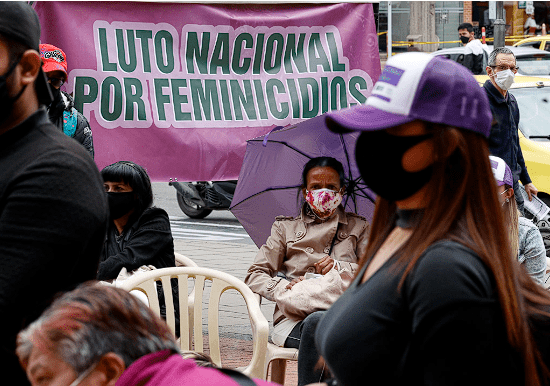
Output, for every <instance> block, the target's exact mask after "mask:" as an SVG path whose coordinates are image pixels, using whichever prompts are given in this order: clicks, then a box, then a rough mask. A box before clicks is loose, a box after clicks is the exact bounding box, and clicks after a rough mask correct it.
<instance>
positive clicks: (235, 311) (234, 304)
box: [174, 239, 297, 386]
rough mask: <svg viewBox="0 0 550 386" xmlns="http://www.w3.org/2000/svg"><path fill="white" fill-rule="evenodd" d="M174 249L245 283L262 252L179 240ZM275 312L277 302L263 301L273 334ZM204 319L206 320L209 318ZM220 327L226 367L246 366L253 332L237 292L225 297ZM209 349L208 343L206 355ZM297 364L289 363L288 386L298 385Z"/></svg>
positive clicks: (226, 244) (237, 245)
mask: <svg viewBox="0 0 550 386" xmlns="http://www.w3.org/2000/svg"><path fill="white" fill-rule="evenodd" d="M174 249H175V251H176V252H178V253H181V254H182V255H185V256H187V257H188V258H190V259H191V260H193V261H194V262H195V263H197V265H198V266H199V267H204V268H212V269H216V270H219V271H222V272H226V273H228V274H230V275H232V276H235V277H236V278H238V279H240V280H244V277H245V276H246V272H247V270H248V267H250V265H251V264H252V262H253V261H254V257H255V256H256V253H257V252H258V248H257V247H256V246H255V245H251V244H244V243H229V242H214V241H189V240H179V239H174ZM206 291H207V290H206ZM205 295H206V296H207V295H208V293H205ZM273 308H274V303H273V302H270V301H267V300H265V299H263V300H262V305H261V310H262V312H263V314H264V315H265V317H266V319H267V320H268V322H269V328H270V332H271V329H272V328H273ZM203 317H204V318H205V319H206V315H203ZM219 326H220V337H221V338H220V351H221V355H222V365H223V366H225V367H244V366H246V364H248V362H249V361H250V358H251V357H252V330H251V327H250V322H249V319H248V312H247V309H246V305H245V303H244V300H243V299H242V297H241V296H240V295H238V294H237V293H236V291H233V290H229V291H227V292H226V293H224V295H222V298H221V301H220V316H219ZM207 347H208V345H207V341H205V352H206V353H208V349H207ZM296 364H297V363H296V362H295V361H288V362H287V371H286V379H285V385H290V386H295V385H297V369H296Z"/></svg>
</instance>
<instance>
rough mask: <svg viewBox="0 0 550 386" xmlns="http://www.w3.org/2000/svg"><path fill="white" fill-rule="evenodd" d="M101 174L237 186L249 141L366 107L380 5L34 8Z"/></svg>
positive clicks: (375, 67)
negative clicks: (112, 168)
mask: <svg viewBox="0 0 550 386" xmlns="http://www.w3.org/2000/svg"><path fill="white" fill-rule="evenodd" d="M35 9H36V12H37V13H38V15H39V17H40V21H41V24H42V36H41V41H42V42H43V43H49V44H53V45H55V46H58V47H59V48H61V49H63V50H64V51H65V53H66V54H67V63H68V67H69V78H68V83H67V84H66V85H65V86H63V87H64V90H65V91H67V92H69V93H72V94H73V96H74V98H75V103H76V107H77V109H78V110H79V111H81V112H82V113H83V114H84V115H85V116H86V118H88V120H89V121H90V126H91V128H92V131H93V136H94V146H95V154H96V156H95V160H96V162H97V165H98V167H99V168H100V169H101V168H103V167H104V166H106V165H108V164H111V163H113V162H116V161H119V160H130V161H134V162H136V163H138V164H140V165H143V166H144V167H145V168H146V169H147V171H148V172H149V174H150V176H151V178H152V179H153V180H156V181H167V180H168V179H169V178H177V179H178V180H180V181H199V180H200V181H204V180H228V179H236V178H237V177H238V175H239V171H240V168H241V164H242V159H243V156H244V152H245V148H246V140H248V139H251V138H255V137H258V136H260V135H264V134H266V133H267V132H269V131H270V130H271V129H272V128H273V127H275V126H286V125H288V124H294V123H298V122H301V121H303V120H305V119H308V118H312V117H315V116H317V115H320V114H322V113H325V112H327V111H331V110H337V109H341V108H344V107H349V106H352V105H355V104H358V103H363V102H364V101H365V99H366V96H368V95H369V94H370V91H371V89H372V86H373V84H374V83H375V82H376V80H377V79H378V76H379V75H380V58H379V55H378V38H377V35H376V28H375V24H374V15H373V10H372V4H350V3H343V4H324V5H314V4H277V5H268V4H252V5H250V4H247V5H243V4H223V5H206V4H188V3H146V2H135V3H133V2H118V1H117V2H95V1H93V2H65V1H62V2H55V1H52V2H50V1H45V2H42V1H40V2H36V3H35Z"/></svg>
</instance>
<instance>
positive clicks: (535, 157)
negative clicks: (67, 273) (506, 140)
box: [475, 75, 550, 206]
mask: <svg viewBox="0 0 550 386" xmlns="http://www.w3.org/2000/svg"><path fill="white" fill-rule="evenodd" d="M475 78H476V80H477V81H478V83H479V84H480V85H481V86H482V85H483V84H484V83H485V81H486V80H487V79H489V77H488V76H486V75H476V76H475ZM509 92H511V93H512V94H513V95H514V96H515V97H516V100H517V101H518V106H519V113H520V118H519V144H520V147H521V150H522V153H523V158H524V159H525V166H527V171H528V172H529V176H531V179H532V180H533V184H534V185H535V186H536V188H537V189H538V190H539V194H538V197H539V198H540V199H541V200H543V201H544V202H545V203H546V205H548V206H550V79H548V78H535V77H530V76H516V77H515V82H514V84H513V85H512V87H511V88H510V90H509Z"/></svg>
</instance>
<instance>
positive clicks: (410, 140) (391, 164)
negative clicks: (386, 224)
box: [355, 130, 432, 201]
mask: <svg viewBox="0 0 550 386" xmlns="http://www.w3.org/2000/svg"><path fill="white" fill-rule="evenodd" d="M430 137H432V134H425V135H420V136H414V137H401V136H395V135H390V134H388V133H387V132H386V130H379V131H368V132H363V133H361V135H360V136H359V138H358V139H357V144H356V145H355V159H356V161H357V166H358V168H359V171H360V172H361V177H362V178H363V181H364V182H365V184H367V186H368V187H369V188H370V189H371V190H372V191H373V192H374V193H376V194H377V195H379V196H380V197H382V198H385V199H386V200H389V201H400V200H404V199H406V198H409V197H410V196H412V195H413V194H415V193H416V192H418V191H419V190H420V189H421V188H423V187H424V185H426V184H427V183H428V181H429V180H430V178H431V177H432V167H431V165H430V166H428V167H427V168H425V169H423V170H420V171H418V172H408V171H406V170H405V169H403V166H402V159H403V154H405V153H406V152H407V150H409V149H410V148H412V147H413V146H415V145H417V144H419V143H420V142H422V141H424V140H425V139H428V138H430Z"/></svg>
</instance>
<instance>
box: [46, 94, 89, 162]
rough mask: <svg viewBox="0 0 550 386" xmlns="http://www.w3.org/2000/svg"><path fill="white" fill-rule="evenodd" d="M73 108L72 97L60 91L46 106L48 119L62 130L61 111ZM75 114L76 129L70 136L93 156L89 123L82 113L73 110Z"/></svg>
mask: <svg viewBox="0 0 550 386" xmlns="http://www.w3.org/2000/svg"><path fill="white" fill-rule="evenodd" d="M73 108H74V101H73V98H71V96H70V95H69V94H67V93H66V92H63V91H61V92H60V93H59V94H58V96H57V97H56V98H55V99H54V101H53V102H52V103H51V104H50V106H49V107H48V117H49V118H50V121H51V122H52V123H53V124H54V125H55V126H57V127H58V128H59V129H60V130H61V131H63V121H64V119H63V111H69V112H70V111H72V110H73ZM74 112H76V114H77V124H76V130H75V132H74V135H72V137H73V138H74V139H76V140H77V141H78V142H79V143H81V144H82V146H84V148H86V150H88V153H90V155H91V156H92V158H94V140H93V137H92V130H91V129H90V124H89V123H88V120H87V119H86V117H85V116H84V115H82V114H81V113H80V112H79V111H77V110H74Z"/></svg>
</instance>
